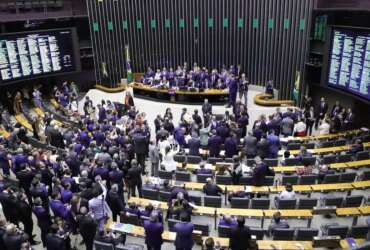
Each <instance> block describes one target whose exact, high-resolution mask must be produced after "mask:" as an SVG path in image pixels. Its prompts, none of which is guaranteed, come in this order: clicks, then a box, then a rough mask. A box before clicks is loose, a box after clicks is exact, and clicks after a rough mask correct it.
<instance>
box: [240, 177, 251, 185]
mask: <svg viewBox="0 0 370 250" xmlns="http://www.w3.org/2000/svg"><path fill="white" fill-rule="evenodd" d="M252 179H253V178H252V176H243V177H241V178H240V180H239V183H240V185H244V186H251V185H252V184H253V183H252Z"/></svg>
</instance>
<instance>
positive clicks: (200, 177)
mask: <svg viewBox="0 0 370 250" xmlns="http://www.w3.org/2000/svg"><path fill="white" fill-rule="evenodd" d="M212 177H213V176H212V175H211V174H197V182H200V183H206V182H207V179H208V178H212Z"/></svg>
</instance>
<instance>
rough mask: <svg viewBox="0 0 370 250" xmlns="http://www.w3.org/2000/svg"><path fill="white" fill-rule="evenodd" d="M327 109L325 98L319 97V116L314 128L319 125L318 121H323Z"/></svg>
mask: <svg viewBox="0 0 370 250" xmlns="http://www.w3.org/2000/svg"><path fill="white" fill-rule="evenodd" d="M328 108H329V105H328V103H327V102H326V101H325V98H324V97H321V99H320V104H319V106H318V107H317V112H318V114H319V115H318V116H317V120H316V125H315V127H316V128H317V126H318V125H319V121H320V120H322V119H324V117H325V115H326V113H327V112H328Z"/></svg>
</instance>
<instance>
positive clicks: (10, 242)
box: [3, 224, 49, 250]
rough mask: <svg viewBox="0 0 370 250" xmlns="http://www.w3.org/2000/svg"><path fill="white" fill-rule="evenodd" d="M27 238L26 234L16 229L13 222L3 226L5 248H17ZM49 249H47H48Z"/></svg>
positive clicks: (7, 249)
mask: <svg viewBox="0 0 370 250" xmlns="http://www.w3.org/2000/svg"><path fill="white" fill-rule="evenodd" d="M27 240H28V236H27V234H25V233H23V232H22V231H20V230H18V229H17V228H16V227H15V225H14V224H9V225H7V226H6V228H5V234H4V235H3V241H4V245H5V249H6V250H19V249H21V245H22V243H24V242H26V241H27ZM48 250H49V249H48Z"/></svg>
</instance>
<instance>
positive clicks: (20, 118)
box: [15, 114, 33, 131]
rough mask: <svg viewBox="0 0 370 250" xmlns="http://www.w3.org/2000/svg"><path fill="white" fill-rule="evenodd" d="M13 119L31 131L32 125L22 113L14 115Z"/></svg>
mask: <svg viewBox="0 0 370 250" xmlns="http://www.w3.org/2000/svg"><path fill="white" fill-rule="evenodd" d="M15 119H16V120H17V121H18V122H19V123H20V124H21V125H22V126H23V127H25V128H26V129H28V130H30V131H33V129H32V125H31V124H30V123H29V122H28V120H27V119H26V118H25V117H24V116H23V115H22V114H19V115H15Z"/></svg>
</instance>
